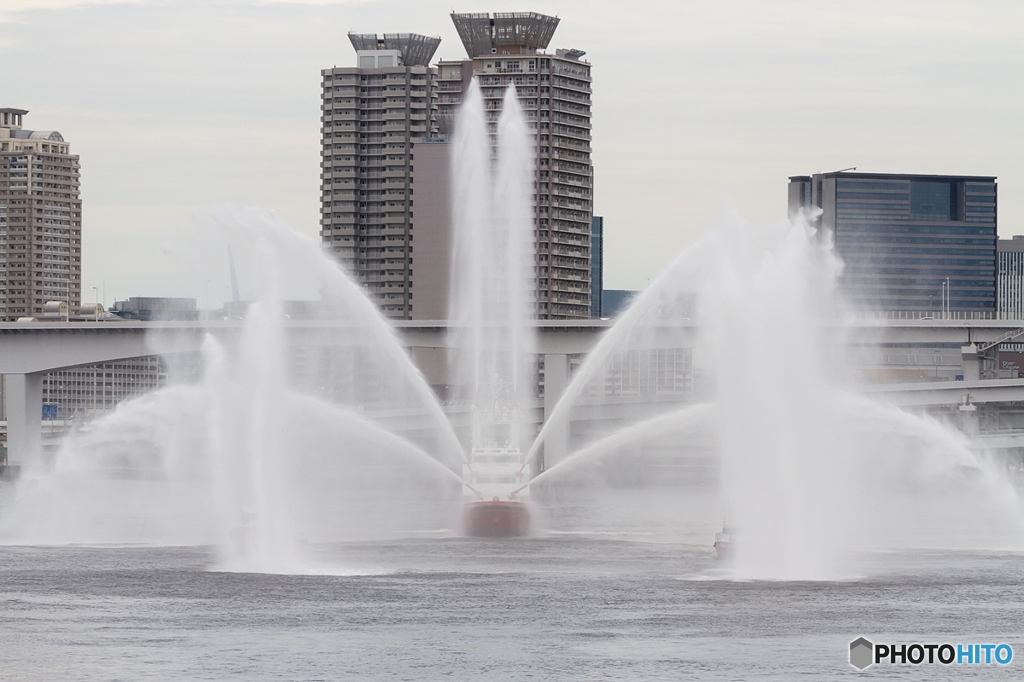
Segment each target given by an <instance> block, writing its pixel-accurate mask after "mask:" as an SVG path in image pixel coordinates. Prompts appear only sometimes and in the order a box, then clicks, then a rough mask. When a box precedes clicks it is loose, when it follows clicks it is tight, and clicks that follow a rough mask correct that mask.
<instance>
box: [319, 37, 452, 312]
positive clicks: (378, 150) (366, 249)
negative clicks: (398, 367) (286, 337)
mask: <svg viewBox="0 0 1024 682" xmlns="http://www.w3.org/2000/svg"><path fill="white" fill-rule="evenodd" d="M349 40H350V41H351V42H352V47H353V48H355V51H356V66H354V67H340V68H339V67H334V68H331V69H324V70H323V71H322V74H321V75H322V77H323V103H322V107H321V109H322V113H323V116H322V118H321V120H322V122H323V127H322V128H321V135H322V147H321V164H320V166H321V170H322V172H321V176H320V177H321V209H320V225H321V232H320V234H321V238H322V239H323V241H324V243H325V245H328V248H329V250H330V251H331V252H332V253H333V254H334V256H335V257H336V258H337V259H338V260H339V261H340V262H341V263H342V265H344V266H345V267H346V269H347V270H348V271H349V273H350V274H351V275H352V276H353V277H354V278H355V279H356V281H358V282H359V283H360V284H362V285H363V286H364V287H365V288H366V290H367V293H369V294H370V296H371V297H372V298H373V299H374V300H376V301H377V303H378V304H379V306H380V308H381V310H382V311H383V312H384V314H385V315H387V316H388V317H391V318H395V319H411V318H412V309H413V305H414V299H413V293H414V292H413V287H412V273H413V247H414V242H413V235H414V225H415V221H414V211H413V208H414V206H413V189H412V179H413V178H412V174H413V170H414V156H413V146H414V145H415V143H416V142H418V141H419V140H420V139H421V138H423V137H426V136H428V135H429V134H430V131H431V96H432V71H431V68H430V59H431V58H432V57H433V56H434V51H435V50H437V46H438V44H439V43H440V42H441V39H440V38H431V37H428V36H422V35H417V34H415V33H400V34H391V33H388V34H384V36H383V37H378V36H376V35H372V34H371V35H361V34H352V33H350V34H349Z"/></svg>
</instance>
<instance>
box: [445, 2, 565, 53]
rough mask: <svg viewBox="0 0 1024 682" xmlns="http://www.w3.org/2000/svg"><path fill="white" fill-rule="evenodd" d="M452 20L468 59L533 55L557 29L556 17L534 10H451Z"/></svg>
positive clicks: (543, 46)
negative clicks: (488, 56) (488, 11)
mask: <svg viewBox="0 0 1024 682" xmlns="http://www.w3.org/2000/svg"><path fill="white" fill-rule="evenodd" d="M452 21H453V22H454V23H455V29H456V30H457V31H458V32H459V38H461V39H462V44H463V45H464V46H465V47H466V52H467V53H468V54H469V57H470V59H473V58H475V57H483V56H486V55H492V54H534V53H536V52H537V50H543V49H545V48H546V47H547V46H548V43H550V42H551V37H552V36H553V35H555V29H556V28H558V17H549V16H547V15H545V14H538V13H537V12H495V13H494V15H490V14H456V13H455V12H452Z"/></svg>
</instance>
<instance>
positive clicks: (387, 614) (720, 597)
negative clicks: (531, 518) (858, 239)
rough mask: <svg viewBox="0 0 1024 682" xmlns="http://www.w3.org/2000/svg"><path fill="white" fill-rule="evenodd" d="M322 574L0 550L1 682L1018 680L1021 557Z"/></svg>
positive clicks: (348, 555) (579, 544) (482, 565)
mask: <svg viewBox="0 0 1024 682" xmlns="http://www.w3.org/2000/svg"><path fill="white" fill-rule="evenodd" d="M320 558H321V559H322V560H323V564H324V566H325V567H326V566H330V567H331V568H323V569H319V570H315V571H313V573H314V574H312V575H256V574H234V573H222V572H216V571H214V570H212V566H213V563H214V558H213V554H212V552H211V551H209V550H207V549H205V548H194V547H183V548H177V547H174V548H167V547H159V548H154V547H54V548H48V547H0V642H2V646H0V649H2V653H3V655H2V662H0V678H3V679H26V680H48V679H52V680H57V679H60V680H64V679H77V680H114V679H120V680H138V679H246V680H256V679H304V680H305V679H395V680H434V679H453V680H475V679H480V680H506V679H536V680H548V679H560V680H571V679H580V680H582V679H586V680H594V679H645V680H649V679H666V680H677V679H701V680H705V679H733V680H736V679H751V678H770V679H796V678H798V677H805V678H808V679H821V678H827V677H844V676H854V675H875V676H877V677H884V676H886V675H892V674H894V673H897V672H899V673H901V674H903V675H905V676H906V677H909V678H914V679H930V678H934V677H936V676H938V677H949V676H956V677H967V678H971V679H977V678H992V679H1005V680H1010V679H1020V678H1019V675H1020V669H1021V664H1022V662H1024V661H1022V660H1021V659H1024V645H1022V641H1024V556H1022V555H1021V554H1014V553H958V552H941V553H927V552H914V553H906V554H884V555H882V554H878V555H872V556H868V557H863V561H862V565H861V567H860V568H859V569H858V571H860V572H862V576H861V577H856V576H853V577H851V579H849V580H847V581H840V582H828V583H782V582H779V583H769V582H735V581H730V580H726V579H723V578H722V570H723V566H722V564H721V563H719V562H717V561H715V559H714V558H713V557H712V554H711V552H710V551H709V550H708V549H707V548H704V547H694V546H685V545H678V544H657V543H650V542H639V541H632V540H628V539H608V538H602V537H597V536H564V535H563V536H554V537H546V538H533V539H524V540H514V541H482V540H471V539H461V538H417V539H410V540H403V541H395V542H387V543H365V544H358V545H346V546H338V547H330V548H323V549H322V550H321V552H320ZM865 576H870V577H865ZM858 635H866V636H868V637H869V638H871V637H875V638H876V639H875V641H904V642H910V641H915V640H916V641H953V642H957V641H980V642H987V641H998V642H1008V643H1011V644H1013V645H1014V650H1015V653H1016V659H1017V660H1014V662H1013V663H1012V664H1011V665H1009V666H1005V667H998V668H997V667H996V666H988V667H985V666H951V667H950V668H942V669H936V667H931V666H922V667H917V668H911V667H909V666H908V667H906V668H903V669H901V670H899V671H896V670H893V669H891V668H890V669H885V670H883V669H881V668H869V669H868V670H867V671H865V672H863V673H858V672H857V671H856V670H854V669H853V668H851V667H850V666H849V665H848V663H847V651H848V649H847V647H848V643H849V642H850V640H852V639H854V638H855V637H856V636H858Z"/></svg>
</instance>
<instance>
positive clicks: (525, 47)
mask: <svg viewBox="0 0 1024 682" xmlns="http://www.w3.org/2000/svg"><path fill="white" fill-rule="evenodd" d="M452 21H453V22H454V23H455V28H456V29H457V30H458V32H459V37H460V38H461V39H462V44H463V45H464V46H465V48H466V53H467V54H468V56H469V59H467V60H460V61H442V62H440V63H439V64H438V74H437V87H436V92H437V122H438V127H439V129H440V132H441V133H445V132H447V131H448V130H449V129H450V128H451V126H452V122H453V121H454V119H455V115H456V110H457V109H458V106H459V105H460V104H461V103H462V96H463V93H465V92H466V91H467V89H468V88H469V84H470V82H471V80H472V78H473V77H474V76H476V77H477V78H479V81H480V88H481V92H482V94H483V98H484V106H485V107H486V110H487V117H488V125H489V127H490V131H491V134H492V135H495V134H496V132H497V121H498V116H499V115H500V114H501V105H502V97H503V96H504V94H505V90H506V88H507V87H508V86H509V85H510V84H514V85H515V86H516V90H517V92H518V94H519V101H520V103H521V104H522V107H523V110H524V113H525V115H526V118H527V122H528V125H529V127H530V131H531V133H532V135H533V144H534V146H535V149H536V155H537V165H536V169H535V172H534V192H533V196H534V231H535V238H536V248H537V254H536V270H535V275H536V281H537V288H536V312H537V317H538V318H540V319H579V318H588V317H590V316H591V268H590V266H591V263H590V260H591V243H590V235H591V222H590V219H591V216H592V214H593V177H594V174H593V167H592V165H591V161H590V92H591V89H590V82H591V79H590V64H589V63H588V62H586V61H584V60H583V59H581V57H582V56H583V55H584V54H585V53H584V52H583V51H581V50H561V49H560V50H556V51H555V53H554V54H549V53H548V52H546V51H545V50H546V49H547V46H548V43H549V42H550V41H551V38H552V36H553V35H554V32H555V28H556V27H557V26H558V19H557V18H556V17H550V16H546V15H543V14H537V13H534V12H507V13H496V14H494V15H489V14H454V13H453V14H452Z"/></svg>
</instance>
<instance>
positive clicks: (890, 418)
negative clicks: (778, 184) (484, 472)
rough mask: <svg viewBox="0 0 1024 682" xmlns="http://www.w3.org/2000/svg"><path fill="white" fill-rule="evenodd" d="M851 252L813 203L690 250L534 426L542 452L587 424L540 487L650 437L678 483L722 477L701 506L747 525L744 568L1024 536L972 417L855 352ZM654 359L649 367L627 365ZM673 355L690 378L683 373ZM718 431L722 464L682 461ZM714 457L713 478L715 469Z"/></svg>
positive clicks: (705, 529) (583, 474)
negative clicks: (832, 241) (852, 365)
mask: <svg viewBox="0 0 1024 682" xmlns="http://www.w3.org/2000/svg"><path fill="white" fill-rule="evenodd" d="M840 270H841V264H840V263H839V261H838V260H837V259H836V257H835V256H834V255H833V252H832V250H831V248H830V245H829V244H827V243H824V242H823V241H821V240H819V239H818V237H817V236H816V235H815V234H814V233H813V231H812V230H810V229H809V228H808V226H807V225H806V223H804V222H802V221H798V222H797V223H796V224H793V225H788V224H787V225H780V226H773V227H769V228H761V229H757V228H752V227H749V226H746V225H743V224H741V223H739V222H738V221H736V220H735V219H732V220H730V221H728V223H727V225H726V227H724V228H723V229H721V230H719V231H717V232H715V233H713V234H711V235H709V236H708V237H707V238H705V239H704V240H702V241H701V242H700V243H698V244H697V245H696V246H695V247H693V248H692V249H691V250H689V251H688V252H686V253H684V254H683V255H681V256H680V257H679V258H678V259H677V260H676V262H675V263H674V264H673V265H672V266H671V267H670V268H669V269H668V270H667V271H666V272H665V273H664V274H663V275H662V276H661V278H659V279H658V280H657V281H656V282H655V283H653V284H652V285H651V287H650V288H649V289H648V290H647V291H646V292H644V294H643V295H642V296H640V297H639V298H638V300H637V301H636V302H635V303H634V304H633V306H632V307H631V309H630V310H628V311H627V312H626V313H625V315H624V316H623V318H622V320H621V321H620V322H619V323H618V324H617V325H616V326H615V327H614V328H613V329H612V330H611V331H610V332H609V333H608V335H607V336H606V337H605V338H604V339H603V340H602V341H601V343H600V344H599V345H598V347H597V348H596V349H595V350H594V351H593V352H592V353H591V354H590V356H589V357H588V358H587V360H586V362H585V363H584V364H583V366H582V367H581V368H580V369H579V371H578V372H577V374H576V376H575V378H574V380H573V382H572V384H571V385H570V387H569V389H568V390H567V391H566V395H565V397H564V398H563V400H562V401H561V403H560V404H559V405H558V407H557V408H556V410H555V412H554V414H553V415H552V417H551V419H549V422H548V423H547V424H546V425H545V427H544V430H542V432H541V434H540V436H539V437H538V439H537V441H536V442H535V443H534V446H533V448H532V449H531V452H530V456H531V457H535V456H536V455H537V453H539V452H540V451H541V450H542V447H543V444H544V441H545V439H546V438H547V437H549V434H550V433H552V432H553V431H555V430H556V428H555V427H556V426H558V425H559V424H565V423H572V424H573V428H574V429H576V430H578V432H574V438H573V446H574V448H573V450H574V454H571V455H570V456H569V457H568V458H566V459H565V460H563V461H561V462H556V463H552V462H547V463H546V464H547V466H548V468H547V471H545V473H543V474H541V475H540V476H538V477H537V478H535V479H534V480H533V482H532V485H533V487H534V489H535V490H536V491H537V494H539V495H541V496H542V497H545V498H546V499H549V500H554V501H555V503H557V504H563V505H564V504H566V500H565V494H564V493H565V489H566V488H569V489H571V488H572V487H573V482H574V481H576V484H577V485H579V481H580V480H586V481H587V482H586V485H589V486H593V485H595V481H594V480H593V479H594V476H593V470H594V469H595V465H600V464H602V463H603V464H605V465H607V468H608V469H609V470H611V471H616V472H617V471H618V469H616V468H615V467H614V466H613V464H614V462H616V461H617V460H618V461H621V460H630V457H632V460H631V461H632V462H633V466H634V468H635V469H636V468H642V466H640V465H639V464H638V461H643V458H642V457H641V458H639V460H638V458H637V457H636V451H637V450H638V449H639V450H643V451H646V453H647V454H646V457H647V459H648V460H649V461H655V462H656V461H657V460H658V457H659V455H663V454H664V453H665V452H668V454H669V457H667V458H665V457H663V458H662V463H663V464H664V463H665V461H666V460H667V461H669V462H671V460H672V459H673V458H675V460H676V464H677V466H676V467H675V470H674V471H675V475H677V476H679V475H681V476H682V477H683V478H686V477H689V479H690V485H689V486H686V485H685V482H681V483H682V484H683V485H684V491H682V492H680V490H679V489H678V488H677V489H676V490H675V491H674V492H673V495H675V496H676V497H677V498H683V497H687V496H690V497H693V496H698V497H699V496H700V494H701V493H700V492H699V490H700V489H703V490H704V491H705V492H707V491H710V494H709V495H706V496H705V497H704V498H703V499H704V500H705V503H704V504H703V505H702V508H701V511H702V512H705V513H706V511H707V510H712V514H717V515H718V521H719V522H721V519H722V517H723V516H724V517H727V521H728V522H729V523H730V525H732V526H735V527H736V528H738V529H739V530H738V533H739V541H738V542H737V543H736V546H735V547H734V548H733V549H734V551H733V554H734V555H735V560H734V562H733V564H732V569H733V571H734V572H735V574H736V575H739V576H742V577H752V578H782V579H795V578H831V577H836V576H841V575H845V574H848V572H849V571H850V570H852V569H851V564H850V562H849V559H850V553H851V552H853V551H856V550H866V549H877V548H882V547H897V548H904V547H908V546H920V545H925V546H937V545H945V546H978V545H981V546H1007V545H1009V546H1020V543H1021V540H1022V532H1021V531H1022V524H1021V516H1020V510H1019V507H1018V502H1017V499H1016V495H1015V493H1014V492H1013V490H1012V488H1011V486H1010V485H1009V484H1008V483H1007V481H1006V480H1005V479H1004V478H1002V477H1000V475H999V474H998V472H996V470H995V468H994V467H992V466H990V463H989V462H988V461H987V460H986V458H985V457H983V456H979V455H976V454H974V453H973V452H972V450H971V448H970V444H969V442H968V441H967V439H966V438H965V437H964V436H963V435H961V434H960V433H959V432H957V431H955V430H953V429H951V428H949V427H946V426H943V425H941V424H939V423H938V422H936V421H935V420H933V419H931V418H928V417H925V416H918V415H913V414H909V413H906V412H904V411H902V410H900V409H898V408H896V407H893V406H890V405H886V404H884V403H881V402H878V401H875V400H871V399H869V398H867V397H865V396H864V395H862V394H860V393H858V391H857V382H856V381H855V379H854V377H853V376H851V374H850V372H849V371H848V370H847V368H846V366H845V365H844V362H843V360H844V357H843V353H844V349H845V348H846V347H847V344H845V343H844V338H843V335H844V333H845V332H844V330H845V329H846V328H847V325H846V322H847V321H848V319H849V318H848V316H847V315H846V314H845V313H844V312H843V310H844V309H843V305H842V301H841V298H840V297H839V295H838V294H837V292H836V289H835V283H836V281H837V278H838V275H839V272H840ZM695 320H699V327H698V326H697V325H695V324H694V321H695ZM679 349H687V351H686V353H685V354H684V357H683V358H680V357H679ZM645 362H646V363H648V367H649V368H653V370H654V372H653V373H651V374H649V375H647V376H646V379H644V375H641V377H640V378H639V379H637V377H636V376H634V377H633V383H632V384H630V383H629V381H627V380H626V379H625V378H623V377H624V374H626V372H627V370H629V369H630V367H634V368H635V366H636V365H637V364H641V365H642V364H643V363H645ZM680 362H682V364H683V367H684V371H682V372H679V371H677V370H674V369H673V367H678V365H679V363H680ZM674 371H675V377H676V379H677V380H678V379H679V378H680V377H683V378H684V379H686V380H684V381H676V383H673V379H672V375H673V372H674ZM634 374H635V372H634ZM643 380H647V383H646V384H645V383H643ZM688 381H689V383H688ZM627 399H628V400H629V401H632V402H633V407H632V410H631V414H632V415H633V416H632V417H631V418H630V419H629V420H628V421H627V422H626V424H625V426H624V425H623V422H622V418H621V417H617V415H618V414H620V413H621V407H622V404H623V403H624V402H627ZM595 412H596V414H597V416H596V417H595V416H594V413H595ZM574 413H578V414H580V415H585V414H588V413H589V415H590V416H589V421H590V424H588V422H587V420H586V419H581V418H576V417H575V416H574ZM594 423H596V424H597V426H594V425H593V424H594ZM701 438H703V439H705V440H707V439H708V438H710V439H711V441H713V442H712V443H710V444H708V443H706V442H705V443H703V444H702V443H701V442H700V441H701ZM702 448H703V449H704V452H705V455H706V456H705V462H706V467H705V470H703V471H702V470H700V469H698V470H697V471H696V473H695V470H694V469H693V468H691V469H690V470H689V471H685V470H684V469H685V467H679V466H678V461H679V457H678V455H679V454H680V453H686V452H687V451H689V452H691V453H695V454H699V453H700V452H701V449H702ZM581 464H586V465H587V466H580V465H581ZM552 465H553V466H552ZM652 468H656V467H652ZM707 469H711V470H713V471H714V472H715V473H716V475H715V476H712V478H714V479H717V480H713V481H711V483H710V484H707V483H708V481H707V480H706V476H705V478H704V479H701V476H699V475H698V474H700V473H703V474H705V475H706V474H707ZM681 470H682V474H680V471H681ZM658 471H659V473H658V474H657V476H659V477H661V478H662V479H664V478H665V477H666V472H667V471H668V469H666V468H664V467H663V468H662V469H660V470H658ZM588 477H589V479H588ZM669 477H671V476H669ZM695 481H696V483H695ZM605 483H608V481H605ZM610 483H611V485H610V486H609V487H610V488H611V489H609V490H606V492H605V493H603V495H602V496H598V500H599V506H600V505H605V504H607V502H606V500H607V499H609V498H610V497H612V496H613V493H614V492H615V491H614V490H613V489H614V487H615V485H616V482H615V481H611V482H610ZM555 484H557V485H555ZM646 485H647V488H648V490H657V489H658V488H659V486H658V484H657V482H656V481H653V480H650V479H649V480H647V481H646ZM954 491H955V492H954ZM639 504H640V505H643V504H644V502H642V501H641V502H639ZM651 507H652V510H654V514H655V515H656V516H657V515H660V518H657V519H650V518H649V519H647V520H646V523H648V524H650V528H649V530H660V531H662V532H664V531H665V529H666V527H672V526H675V527H676V528H677V530H678V528H679V527H680V526H682V525H685V524H686V523H687V522H689V523H690V524H691V526H692V524H693V523H696V524H697V526H698V528H699V533H700V536H701V537H710V534H711V530H712V528H710V527H709V525H708V524H709V523H713V522H714V518H713V517H711V518H709V517H707V516H703V517H702V516H701V514H700V513H698V514H694V513H693V509H692V508H690V509H689V510H681V509H680V513H681V514H688V515H689V518H676V519H668V518H665V508H664V507H656V506H655V505H651ZM591 510H593V506H592V507H591V508H590V509H589V510H588V511H587V515H588V516H591V517H594V518H596V517H597V516H600V510H597V511H596V512H595V511H591ZM574 522H577V523H578V521H576V520H574ZM613 523H615V522H613Z"/></svg>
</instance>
